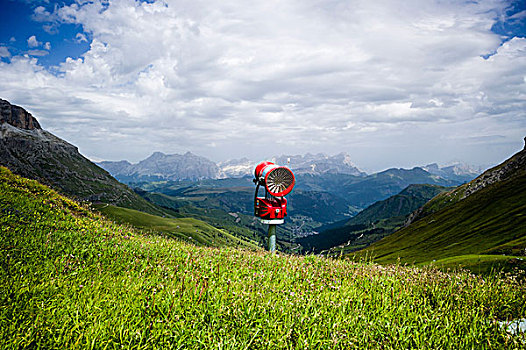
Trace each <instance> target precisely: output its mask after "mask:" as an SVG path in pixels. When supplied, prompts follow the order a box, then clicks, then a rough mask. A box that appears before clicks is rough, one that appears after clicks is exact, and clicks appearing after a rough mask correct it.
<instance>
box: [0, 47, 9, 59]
mask: <svg viewBox="0 0 526 350" xmlns="http://www.w3.org/2000/svg"><path fill="white" fill-rule="evenodd" d="M0 57H11V53H10V52H9V49H8V48H7V47H5V46H0Z"/></svg>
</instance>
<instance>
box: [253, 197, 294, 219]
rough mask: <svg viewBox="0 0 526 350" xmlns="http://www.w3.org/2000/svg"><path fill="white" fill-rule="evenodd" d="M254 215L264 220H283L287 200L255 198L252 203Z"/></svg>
mask: <svg viewBox="0 0 526 350" xmlns="http://www.w3.org/2000/svg"><path fill="white" fill-rule="evenodd" d="M254 215H255V216H257V217H260V218H261V219H264V220H273V219H283V218H284V217H285V216H287V199H285V198H284V197H282V198H276V197H271V198H268V199H267V198H262V197H257V198H256V200H255V201H254Z"/></svg>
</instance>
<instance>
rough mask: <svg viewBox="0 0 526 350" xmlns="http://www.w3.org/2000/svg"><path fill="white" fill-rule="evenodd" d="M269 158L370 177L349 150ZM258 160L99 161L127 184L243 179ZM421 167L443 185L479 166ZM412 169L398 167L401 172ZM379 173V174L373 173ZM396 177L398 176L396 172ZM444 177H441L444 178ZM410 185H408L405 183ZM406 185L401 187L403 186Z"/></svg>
mask: <svg viewBox="0 0 526 350" xmlns="http://www.w3.org/2000/svg"><path fill="white" fill-rule="evenodd" d="M269 160H270V161H272V162H274V163H276V164H279V165H285V166H288V167H290V168H291V169H292V171H294V174H295V175H297V176H302V175H312V176H318V175H333V174H343V175H351V176H356V177H367V176H368V174H367V173H365V172H364V171H362V170H360V169H359V168H358V167H356V165H354V163H353V162H352V161H351V157H350V156H349V154H347V153H344V152H342V153H339V154H336V155H333V156H328V155H325V154H323V153H318V154H310V153H307V154H305V155H281V156H277V157H272V158H269ZM257 163H258V162H256V161H252V160H250V159H248V158H242V159H231V160H228V161H224V162H220V163H217V164H216V163H214V162H213V161H211V160H209V159H207V158H205V157H201V156H197V155H195V154H193V153H191V152H186V153H185V154H164V153H162V152H155V153H153V154H152V155H151V156H149V157H148V158H146V159H144V160H142V161H140V162H138V163H136V164H132V163H130V162H128V161H126V160H122V161H102V162H99V163H97V164H98V165H99V166H100V167H102V168H104V169H106V170H107V171H108V172H110V174H112V175H113V176H115V177H116V178H117V179H118V180H120V181H122V182H125V183H134V182H145V181H146V182H150V181H161V180H168V181H183V180H191V181H198V180H207V179H224V178H241V177H244V176H252V173H253V171H254V167H255V165H256V164H257ZM415 169H422V170H424V171H425V172H427V173H428V175H429V174H430V175H431V176H435V179H436V181H435V180H433V182H432V183H436V184H440V185H448V184H444V183H443V180H445V181H449V184H460V183H465V182H468V181H470V180H472V179H473V178H475V177H476V176H477V175H478V174H479V173H480V169H477V168H474V167H471V166H468V165H465V164H460V163H459V164H454V165H450V166H446V167H439V166H438V165H437V164H436V163H433V164H429V165H426V166H423V167H415V168H413V169H412V170H415ZM403 170H411V169H398V171H403ZM386 172H387V173H394V172H395V169H387V170H385V171H383V172H380V173H377V174H382V173H386ZM373 175H376V174H373ZM394 176H397V175H394ZM441 179H442V180H441ZM406 185H408V184H406ZM403 187H405V186H402V188H403Z"/></svg>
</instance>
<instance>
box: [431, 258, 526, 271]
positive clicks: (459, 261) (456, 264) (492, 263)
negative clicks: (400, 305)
mask: <svg viewBox="0 0 526 350" xmlns="http://www.w3.org/2000/svg"><path fill="white" fill-rule="evenodd" d="M430 265H431V266H434V267H437V268H439V269H441V270H448V269H449V270H460V269H467V270H470V271H472V272H474V273H477V274H481V275H488V274H492V273H494V272H506V273H515V274H519V275H523V274H524V271H526V258H524V257H517V256H505V255H475V254H473V255H460V256H454V257H450V258H444V259H440V260H436V261H433V262H431V263H430Z"/></svg>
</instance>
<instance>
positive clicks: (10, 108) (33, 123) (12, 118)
mask: <svg viewBox="0 0 526 350" xmlns="http://www.w3.org/2000/svg"><path fill="white" fill-rule="evenodd" d="M2 123H8V124H10V125H12V126H14V127H17V128H19V129H25V130H34V129H42V127H41V126H40V124H39V123H38V121H37V120H36V119H35V118H34V117H33V116H32V115H31V113H29V112H28V111H26V110H25V109H23V108H22V107H19V106H15V105H12V104H10V103H9V102H8V101H6V100H2V99H0V124H2Z"/></svg>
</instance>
